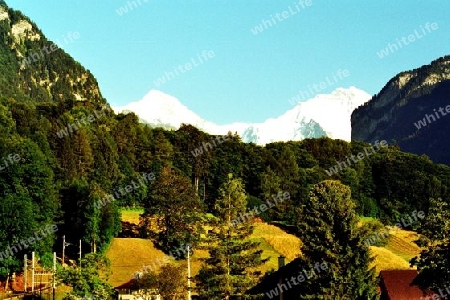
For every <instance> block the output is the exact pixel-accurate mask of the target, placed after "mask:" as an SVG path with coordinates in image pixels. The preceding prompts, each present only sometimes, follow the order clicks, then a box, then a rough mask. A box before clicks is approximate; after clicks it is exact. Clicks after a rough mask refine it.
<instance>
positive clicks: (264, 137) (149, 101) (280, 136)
mask: <svg viewBox="0 0 450 300" xmlns="http://www.w3.org/2000/svg"><path fill="white" fill-rule="evenodd" d="M370 98H371V96H370V95H369V94H367V93H366V92H364V91H362V90H360V89H357V88H356V87H353V86H352V87H350V88H347V89H346V88H337V89H335V90H334V91H333V92H331V93H330V94H318V95H315V96H314V97H313V98H311V99H308V100H307V101H305V102H300V103H298V104H297V105H296V106H295V107H294V108H292V109H290V110H288V111H287V112H285V113H284V114H282V115H280V116H278V117H273V118H269V119H267V120H265V121H264V122H259V123H245V122H235V123H231V124H225V125H218V124H215V123H213V122H210V121H207V120H204V119H203V118H201V117H200V116H199V115H197V114H196V113H194V112H193V111H191V110H190V109H189V108H187V107H186V106H185V105H184V104H182V103H181V102H180V100H178V99H177V98H175V97H173V96H170V95H168V94H165V93H163V92H161V91H158V90H151V91H150V92H148V93H147V94H146V95H145V96H144V97H143V98H142V99H140V100H138V101H135V102H130V103H128V104H127V105H124V106H118V107H114V110H115V111H116V112H130V111H132V112H134V113H135V114H137V115H138V116H139V118H140V119H141V120H142V121H143V123H146V124H148V125H150V126H156V127H159V126H161V127H164V128H166V129H168V128H170V129H178V128H179V127H180V126H181V124H182V123H185V124H191V125H193V126H195V127H197V128H199V129H201V130H203V131H205V132H208V133H209V134H217V135H219V134H222V135H223V134H227V133H228V132H232V133H234V132H236V133H238V134H239V135H240V136H241V138H242V140H243V141H244V142H252V143H256V144H259V145H264V144H267V143H272V142H278V141H288V140H302V139H305V138H318V137H322V136H328V137H331V138H336V139H343V140H347V141H349V140H350V138H351V126H350V115H351V113H352V111H353V110H354V109H355V108H356V107H358V106H360V105H362V104H364V103H366V102H367V101H368V100H369V99H370Z"/></svg>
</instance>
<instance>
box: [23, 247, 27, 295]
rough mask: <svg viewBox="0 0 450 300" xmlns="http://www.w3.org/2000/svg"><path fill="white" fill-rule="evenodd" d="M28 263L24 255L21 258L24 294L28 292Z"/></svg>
mask: <svg viewBox="0 0 450 300" xmlns="http://www.w3.org/2000/svg"><path fill="white" fill-rule="evenodd" d="M27 264H28V261H27V255H26V254H25V255H24V256H23V281H24V286H23V290H24V292H25V293H26V292H28V289H27V276H28V272H27V268H28V265H27Z"/></svg>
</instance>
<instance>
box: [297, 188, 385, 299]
mask: <svg viewBox="0 0 450 300" xmlns="http://www.w3.org/2000/svg"><path fill="white" fill-rule="evenodd" d="M350 194H351V193H350V188H348V187H347V186H345V185H343V184H341V183H340V182H338V181H333V180H326V181H322V182H320V183H318V184H315V185H314V186H313V187H312V189H311V192H310V201H308V202H306V203H305V205H303V207H302V208H301V209H300V211H299V212H300V213H299V216H300V220H299V222H298V229H299V234H300V237H301V238H302V242H303V247H302V249H301V251H302V253H303V257H302V264H303V266H302V267H304V268H305V269H307V268H309V267H308V266H309V265H314V264H315V263H326V265H327V266H328V270H327V271H326V272H320V273H317V274H316V276H314V278H311V279H310V280H307V281H305V282H303V284H304V288H302V289H301V291H302V292H301V294H300V299H352V300H357V299H361V300H362V299H365V300H366V299H377V297H378V296H377V293H376V283H375V280H374V269H373V268H372V269H369V264H370V262H371V261H372V258H370V255H369V249H368V247H367V246H366V245H364V244H363V238H362V235H361V234H360V231H359V230H357V223H358V218H357V215H356V213H355V210H354V208H355V203H354V202H353V201H352V199H351V198H350ZM302 264H300V265H302Z"/></svg>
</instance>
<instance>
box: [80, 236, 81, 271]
mask: <svg viewBox="0 0 450 300" xmlns="http://www.w3.org/2000/svg"><path fill="white" fill-rule="evenodd" d="M80 271H81V240H80Z"/></svg>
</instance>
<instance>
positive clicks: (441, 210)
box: [411, 199, 450, 291]
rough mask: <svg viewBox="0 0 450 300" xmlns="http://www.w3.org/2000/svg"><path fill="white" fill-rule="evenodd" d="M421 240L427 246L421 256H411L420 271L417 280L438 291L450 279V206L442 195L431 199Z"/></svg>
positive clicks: (419, 229)
mask: <svg viewBox="0 0 450 300" xmlns="http://www.w3.org/2000/svg"><path fill="white" fill-rule="evenodd" d="M417 232H418V233H419V234H421V238H420V239H419V241H418V242H417V243H418V244H419V246H422V247H425V249H424V250H422V252H420V256H419V257H415V258H413V259H412V260H411V264H412V265H415V266H417V270H418V271H419V275H418V276H417V277H416V279H415V280H414V281H415V283H417V284H418V285H419V286H421V287H423V288H428V289H431V290H434V291H438V290H439V289H444V287H445V286H447V285H448V283H449V282H450V207H449V204H448V203H446V202H444V201H442V200H441V199H431V200H430V208H429V211H428V217H427V218H425V220H424V221H423V222H422V223H421V224H420V225H419V228H418V230H417Z"/></svg>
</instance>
